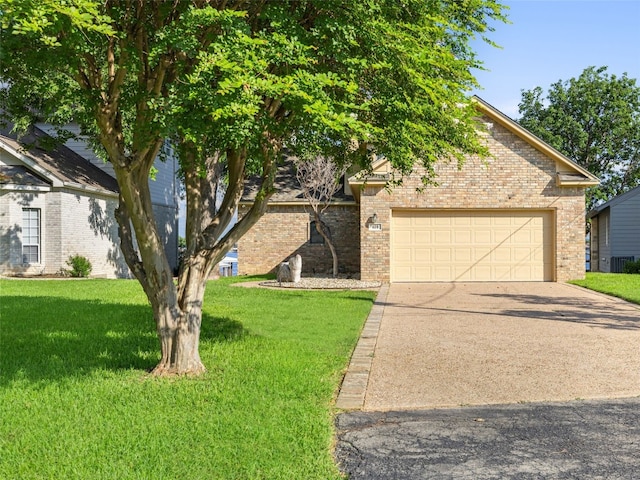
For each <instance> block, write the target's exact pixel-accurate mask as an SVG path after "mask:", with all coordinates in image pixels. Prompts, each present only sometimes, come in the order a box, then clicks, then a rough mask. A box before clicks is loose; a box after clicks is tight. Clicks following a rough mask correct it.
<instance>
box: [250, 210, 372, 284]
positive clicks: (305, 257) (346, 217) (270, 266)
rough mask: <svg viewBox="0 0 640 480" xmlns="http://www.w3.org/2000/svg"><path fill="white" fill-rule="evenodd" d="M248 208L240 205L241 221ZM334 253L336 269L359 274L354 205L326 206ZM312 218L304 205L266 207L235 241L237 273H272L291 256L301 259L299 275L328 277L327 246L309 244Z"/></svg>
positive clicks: (329, 257) (325, 218)
mask: <svg viewBox="0 0 640 480" xmlns="http://www.w3.org/2000/svg"><path fill="white" fill-rule="evenodd" d="M248 209H249V207H248V206H247V205H243V206H241V207H240V211H239V214H238V217H239V218H242V216H243V215H244V214H246V212H247V211H248ZM323 218H324V221H325V223H326V224H327V225H328V226H329V228H330V230H331V233H332V238H333V240H334V242H335V247H336V251H337V253H338V264H339V270H340V272H341V273H344V274H356V273H358V272H359V271H360V248H359V245H358V241H357V239H358V236H359V209H358V205H355V204H349V205H335V206H330V207H329V208H328V209H327V210H326V211H325V214H324V217H323ZM312 220H313V215H311V213H309V207H308V206H305V205H278V204H273V205H270V206H269V207H268V209H267V212H266V213H265V214H264V215H263V216H262V217H261V218H260V220H258V222H257V223H256V224H255V225H254V226H253V227H252V228H251V229H250V230H249V232H247V233H246V234H245V235H244V236H243V237H242V238H241V239H240V240H239V242H238V273H239V274H240V275H255V274H264V273H269V272H274V271H275V270H276V269H277V267H278V265H279V264H280V263H281V262H284V261H287V260H288V259H289V258H290V257H291V256H292V255H296V254H300V256H301V257H302V272H303V274H307V275H313V274H330V273H331V271H332V257H331V252H330V251H329V247H328V246H327V245H324V244H311V243H309V238H310V232H309V224H310V222H311V221H312Z"/></svg>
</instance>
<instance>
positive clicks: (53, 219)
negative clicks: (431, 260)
mask: <svg viewBox="0 0 640 480" xmlns="http://www.w3.org/2000/svg"><path fill="white" fill-rule="evenodd" d="M116 205H117V200H116V199H113V198H107V197H104V198H102V197H98V196H87V195H82V194H79V193H70V192H66V191H52V192H40V193H35V194H34V193H20V192H6V193H3V194H2V195H0V238H2V240H3V242H2V248H0V273H7V274H17V273H22V274H28V275H41V274H55V273H58V272H59V271H60V269H62V268H64V269H66V268H69V267H68V266H67V264H66V261H67V259H68V258H69V256H70V255H82V256H84V257H87V258H88V259H89V261H90V262H91V264H92V272H91V276H96V277H110V278H114V277H128V276H130V274H129V269H128V267H127V265H126V263H125V261H124V258H123V256H122V253H121V251H120V247H119V239H118V226H117V224H116V221H115V218H114V216H113V211H114V209H115V207H116ZM23 208H38V209H40V235H41V238H40V263H38V264H30V265H25V264H24V263H23V262H22V241H21V237H22V233H21V232H22V209H23Z"/></svg>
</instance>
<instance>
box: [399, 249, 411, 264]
mask: <svg viewBox="0 0 640 480" xmlns="http://www.w3.org/2000/svg"><path fill="white" fill-rule="evenodd" d="M412 256H413V250H412V249H411V248H396V256H395V260H396V261H397V262H410V261H411V260H413V258H412Z"/></svg>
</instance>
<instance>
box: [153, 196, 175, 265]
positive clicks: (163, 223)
mask: <svg viewBox="0 0 640 480" xmlns="http://www.w3.org/2000/svg"><path fill="white" fill-rule="evenodd" d="M153 214H154V216H155V218H156V222H157V223H158V229H159V230H160V235H161V237H162V242H163V245H164V249H165V253H166V255H167V260H168V261H169V265H171V268H173V269H174V270H176V273H177V268H178V208H177V205H176V206H172V205H158V204H154V205H153Z"/></svg>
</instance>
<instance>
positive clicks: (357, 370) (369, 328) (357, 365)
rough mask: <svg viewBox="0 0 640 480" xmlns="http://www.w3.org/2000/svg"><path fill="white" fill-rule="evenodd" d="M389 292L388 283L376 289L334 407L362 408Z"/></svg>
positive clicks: (343, 408)
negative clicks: (376, 291)
mask: <svg viewBox="0 0 640 480" xmlns="http://www.w3.org/2000/svg"><path fill="white" fill-rule="evenodd" d="M388 293H389V284H388V283H385V284H383V285H382V286H381V287H380V289H379V290H378V295H377V296H376V300H375V302H374V304H373V307H372V308H371V312H369V316H368V317H367V321H366V322H365V324H364V327H363V329H362V332H361V333H360V339H359V340H358V344H357V345H356V348H355V349H354V350H353V354H352V355H351V361H350V362H349V367H348V368H347V373H346V374H345V376H344V379H343V380H342V385H341V386H340V392H339V393H338V398H337V400H336V408H339V409H341V410H362V408H363V406H364V400H365V395H366V392H367V384H368V383H369V373H370V372H371V364H372V362H373V352H374V350H375V348H376V343H377V342H378V332H379V331H380V321H381V320H382V315H383V313H384V307H385V305H386V301H387V294H388Z"/></svg>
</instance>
